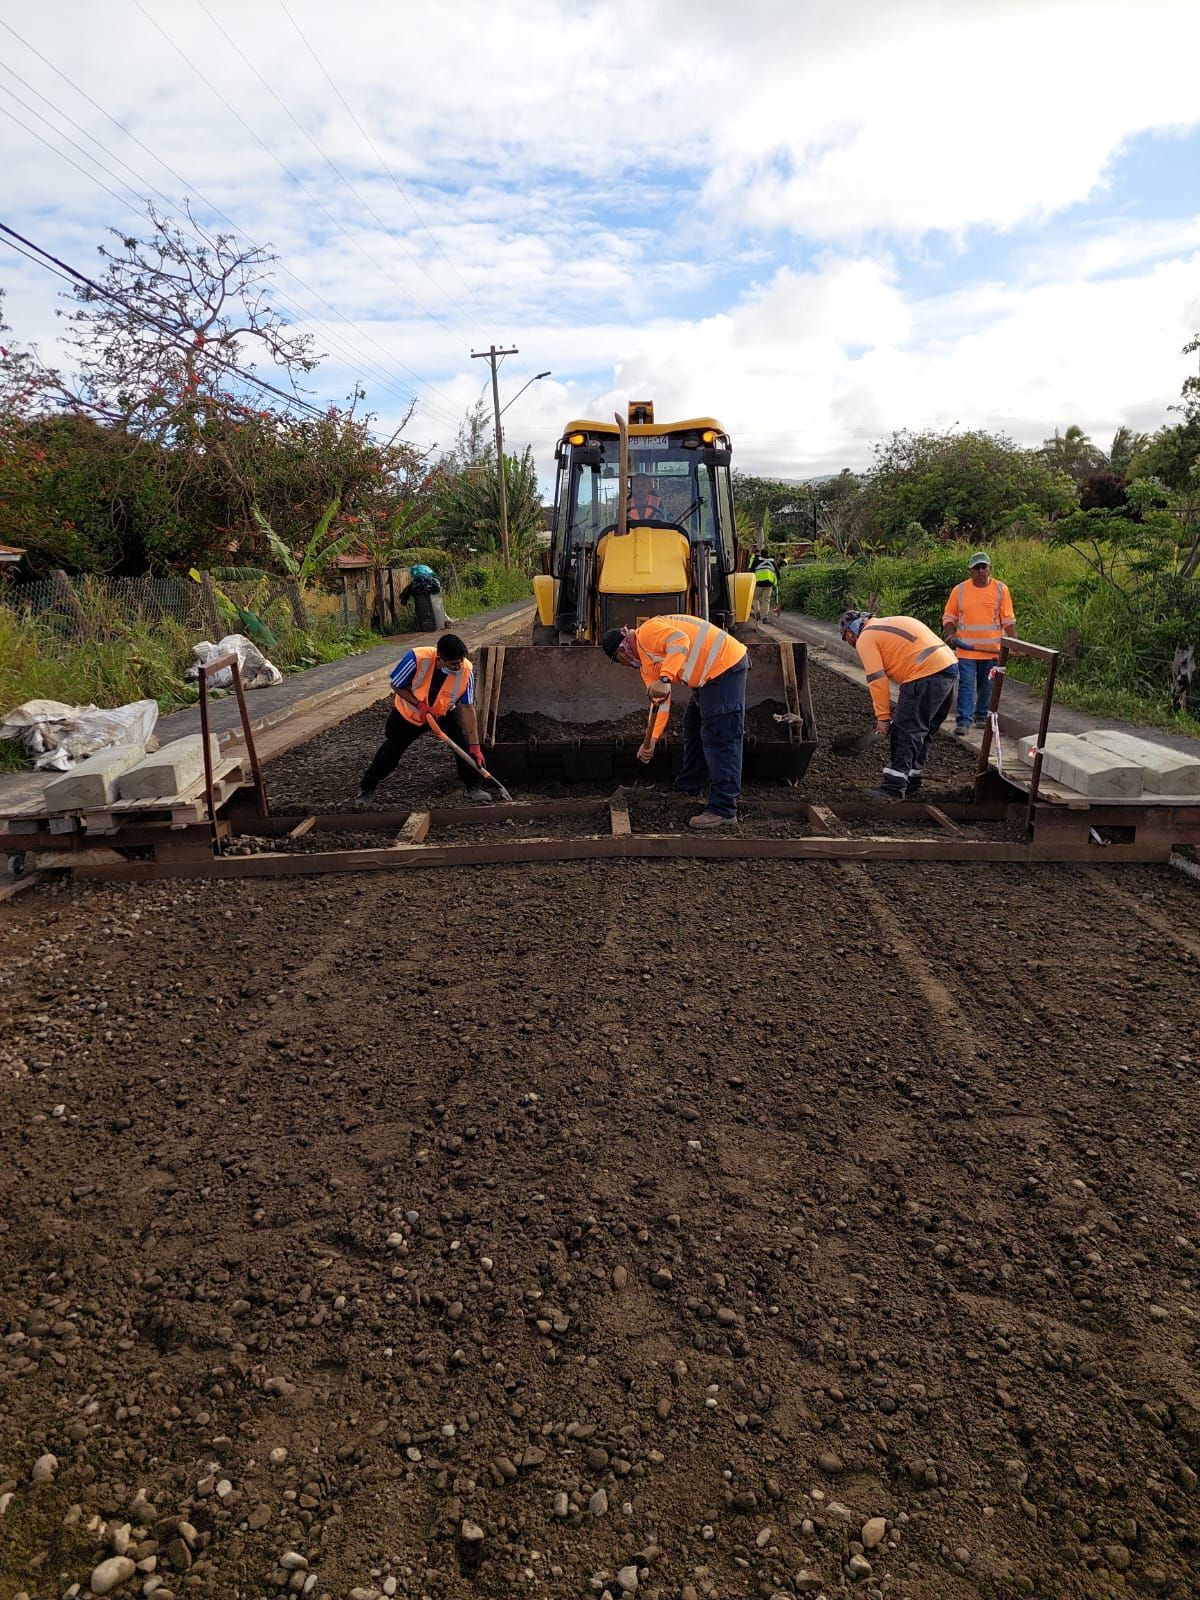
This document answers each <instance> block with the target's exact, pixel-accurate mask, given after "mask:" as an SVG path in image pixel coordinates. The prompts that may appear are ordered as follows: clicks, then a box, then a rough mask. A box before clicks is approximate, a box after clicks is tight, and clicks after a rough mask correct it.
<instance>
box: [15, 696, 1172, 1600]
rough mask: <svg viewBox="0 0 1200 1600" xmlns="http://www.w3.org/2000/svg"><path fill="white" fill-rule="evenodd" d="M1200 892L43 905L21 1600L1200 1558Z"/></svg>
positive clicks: (1142, 1571)
mask: <svg viewBox="0 0 1200 1600" xmlns="http://www.w3.org/2000/svg"><path fill="white" fill-rule="evenodd" d="M864 699H865V695H864ZM358 720H359V719H352V721H351V722H347V723H346V724H343V725H342V726H341V727H340V728H335V729H333V730H331V731H330V732H329V733H328V734H326V735H324V736H322V738H320V739H318V740H315V741H314V742H313V744H312V745H311V746H309V747H307V749H306V750H305V751H303V752H293V753H292V755H290V756H288V757H285V758H284V759H283V760H282V761H280V762H277V763H275V764H274V765H273V767H272V768H271V769H270V770H269V776H270V777H271V779H272V787H273V792H274V794H275V797H276V799H277V800H282V801H285V802H286V803H288V804H289V805H291V806H292V807H294V808H295V809H297V810H303V809H306V808H312V809H326V808H327V802H328V799H329V798H332V797H334V796H336V797H337V800H338V801H339V802H340V801H341V800H342V799H343V798H344V795H345V790H346V788H347V786H348V784H349V785H352V784H353V780H354V778H355V776H356V774H357V770H358V767H359V765H360V763H361V762H362V761H364V760H365V759H366V756H368V755H369V753H370V746H371V744H372V743H373V740H374V738H375V737H376V736H377V733H378V728H379V725H380V723H381V720H382V719H381V718H380V717H378V716H375V717H373V718H372V719H370V720H367V721H363V723H362V727H363V730H364V731H363V734H362V735H361V736H359V737H358V741H357V745H354V744H353V743H352V742H351V739H350V734H351V730H352V723H353V722H354V721H358ZM839 720H840V719H838V718H836V717H835V718H834V719H832V724H833V725H837V724H838V722H839ZM864 720H865V718H864ZM431 744H432V741H425V748H424V750H420V749H417V750H414V751H413V752H412V753H411V754H412V756H413V757H414V758H415V757H417V756H418V754H420V755H421V756H422V759H428V760H429V761H430V762H432V761H433V758H434V757H435V756H436V757H437V759H438V770H439V771H441V770H442V769H443V767H444V759H443V756H442V752H440V751H433V750H431V749H430V748H429V747H430V745H431ZM958 754H959V752H958V751H957V748H956V747H955V746H953V745H952V744H950V743H949V741H943V742H942V743H941V744H939V746H938V755H937V760H938V763H939V767H938V770H939V773H945V774H947V775H948V777H947V781H948V782H949V781H962V780H961V779H960V778H958V777H957V774H956V773H954V772H951V761H957V760H958ZM943 757H945V758H946V764H945V766H944V767H943V766H942V764H941V763H942V760H943ZM964 759H966V758H965V757H964ZM968 766H969V762H968ZM814 768H816V763H814ZM430 770H431V771H432V770H433V768H432V767H431V769H430ZM839 770H840V769H839ZM877 770H878V769H877V767H876V766H875V765H874V764H873V763H872V764H871V766H870V770H869V772H868V773H867V775H866V781H870V779H871V778H872V777H874V776H875V775H876V774H877ZM416 772H417V769H416V767H415V766H412V767H409V769H408V777H407V778H406V779H405V781H404V783H402V782H401V775H400V774H397V778H396V780H395V783H396V787H397V800H396V802H395V803H397V804H403V803H405V800H406V799H416V798H422V799H424V800H426V801H428V799H429V798H431V788H430V787H426V788H425V789H420V788H419V786H418V785H417V783H416V776H415V774H416ZM816 776H817V774H816V771H814V778H815V777H816ZM834 777H835V774H834V769H833V766H832V764H830V765H829V767H828V769H827V772H822V774H821V781H822V782H823V783H825V782H828V783H829V784H830V785H832V784H833V782H834ZM855 782H856V778H855V777H851V778H850V780H849V782H848V784H845V783H844V784H843V786H842V788H843V792H849V793H854V792H856V791H855V788H854V784H855ZM306 783H307V784H309V785H311V786H312V792H311V793H310V792H309V791H308V790H306V788H305V784H306ZM322 786H324V788H323V789H322ZM455 789H456V785H455V783H454V780H453V774H452V771H451V773H450V775H449V780H448V783H447V786H446V792H447V795H448V796H452V795H453V794H454V792H455ZM317 791H321V793H320V799H321V800H322V801H325V802H326V804H324V805H318V803H317V801H318V792H317ZM410 791H411V792H410ZM642 803H643V804H644V805H646V806H647V807H650V808H651V811H652V808H653V805H654V804H655V803H656V802H655V801H654V799H653V797H652V796H651V795H650V794H649V793H648V794H647V795H646V796H645V798H644V800H643V802H642ZM636 809H637V806H636V804H635V806H634V810H636ZM306 837H307V836H306ZM1197 887H1198V886H1197V885H1196V884H1195V883H1194V882H1193V881H1191V880H1190V879H1187V878H1185V877H1183V876H1182V875H1181V874H1178V873H1175V872H1172V871H1170V870H1169V869H1165V868H1162V869H1157V868H1156V869H1149V868H1135V867H1130V868H1110V869H1100V868H1095V869H1068V868H1056V867H1045V866H1041V867H1032V866H1029V867H1025V866H1021V867H988V868H984V867H974V866H973V867H966V868H964V867H957V866H950V865H922V866H917V865H913V864H905V863H890V864H886V865H879V866H871V867H862V866H858V865H850V864H837V863H785V862H742V863H732V862H730V863H703V862H695V861H678V862H672V861H664V862H653V861H628V862H613V863H606V862H590V863H580V864H555V865H528V866H522V867H513V866H509V867H493V868H483V867H477V868H466V869H459V870H454V871H439V870H428V871H410V872H392V873H378V874H361V875H354V876H349V877H340V878H295V879H290V880H280V881H269V880H254V881H250V880H247V881H244V882H215V881H214V882H207V883H201V882H195V883H189V882H172V883H159V884H150V885H141V886H138V885H76V886H74V887H66V888H62V889H58V890H50V889H46V888H37V889H35V890H33V891H32V892H31V893H29V894H26V895H23V896H21V897H20V898H19V899H17V900H15V901H13V902H12V903H11V904H9V905H7V906H5V907H3V908H0V1029H2V1032H0V1150H3V1153H4V1159H3V1161H2V1162H0V1600H11V1597H13V1596H16V1595H25V1596H28V1597H29V1600H62V1597H74V1596H80V1597H84V1596H86V1595H88V1594H89V1593H102V1592H112V1593H114V1594H117V1595H127V1594H128V1595H141V1594H150V1593H156V1594H157V1595H158V1596H159V1597H160V1600H169V1597H171V1596H174V1597H176V1600H182V1597H185V1596H205V1597H209V1596H211V1597H214V1600H249V1597H259V1596H263V1597H266V1596H274V1595H282V1594H301V1595H304V1594H307V1595H311V1596H313V1597H315V1600H320V1597H321V1596H326V1597H328V1600H368V1597H375V1596H379V1595H391V1594H398V1595H400V1596H405V1597H414V1600H415V1597H418V1596H428V1597H431V1600H466V1597H476V1596H479V1597H497V1600H499V1597H510V1596H521V1595H529V1596H547V1597H559V1596H564V1597H566V1596H584V1597H588V1596H596V1597H601V1596H603V1595H604V1594H606V1593H607V1594H608V1595H609V1596H610V1597H612V1600H621V1597H622V1596H628V1595H635V1596H644V1597H657V1600H695V1597H697V1596H705V1597H707V1600H730V1597H735V1596H737V1597H741V1596H753V1597H760V1596H761V1597H762V1600H771V1597H775V1596H793V1595H801V1594H803V1595H810V1594H813V1595H816V1594H825V1595H830V1596H833V1595H839V1596H840V1595H844V1594H851V1593H853V1594H856V1595H865V1596H873V1597H877V1600H878V1597H889V1600H890V1597H909V1600H942V1597H946V1600H967V1597H974V1596H984V1597H987V1600H1008V1597H1011V1596H1019V1595H1029V1596H1042V1597H1048V1600H1059V1597H1064V1600H1065V1597H1089V1600H1091V1597H1095V1600H1101V1597H1104V1600H1107V1597H1111V1596H1118V1595H1124V1594H1130V1595H1155V1596H1159V1595H1167V1596H1173V1597H1175V1600H1184V1597H1186V1596H1193V1595H1195V1594H1196V1593H1197V1591H1198V1588H1200V1499H1198V1493H1200V1492H1198V1490H1197V1473H1198V1472H1200V1381H1198V1379H1197V1354H1198V1341H1197V1331H1198V1324H1197V1320H1196V1319H1197V1317H1198V1316H1200V1293H1198V1291H1197V1276H1198V1274H1200V1260H1198V1258H1197V1247H1198V1245H1200V1190H1198V1187H1197V1183H1198V1175H1200V1165H1198V1164H1200V1091H1198V1090H1197V1071H1198V1067H1200V1061H1198V1059H1197V1058H1198V1056H1200V1049H1198V1047H1197V1034H1198V1030H1197V1015H1198V1010H1200V1008H1198V1004H1197V997H1198V993H1200V984H1198V978H1200V915H1198V909H1200V900H1198V899H1197ZM110 1582H111V1583H112V1584H114V1585H115V1587H113V1588H111V1590H110V1589H109V1584H110Z"/></svg>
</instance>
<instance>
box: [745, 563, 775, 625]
mask: <svg viewBox="0 0 1200 1600" xmlns="http://www.w3.org/2000/svg"><path fill="white" fill-rule="evenodd" d="M750 571H751V572H752V573H753V574H754V619H755V621H756V622H765V621H766V620H767V618H768V616H770V614H771V611H772V609H774V611H775V612H776V614H778V611H779V563H778V562H777V561H776V560H775V557H774V556H770V555H768V554H767V552H766V550H765V549H763V550H758V551H756V552H755V554H754V557H753V559H752V560H751V562H750Z"/></svg>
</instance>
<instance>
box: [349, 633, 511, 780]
mask: <svg viewBox="0 0 1200 1600" xmlns="http://www.w3.org/2000/svg"><path fill="white" fill-rule="evenodd" d="M391 681H392V690H393V692H394V696H395V698H394V701H393V707H392V710H391V711H390V712H389V713H388V719H387V725H386V727H385V729H384V735H383V743H382V744H381V745H380V746H379V749H378V750H377V751H376V752H375V759H374V760H373V761H372V762H371V765H370V766H369V767H368V768H367V770H366V771H365V772H364V773H363V775H362V779H361V781H360V783H359V786H358V793H357V794H356V795H355V797H354V804H355V805H356V806H357V807H359V808H360V809H365V808H367V807H368V806H370V804H371V797H372V795H374V793H375V790H376V788H377V786H378V785H379V784H380V783H382V781H383V780H384V778H386V777H388V776H389V775H390V774H391V773H393V772H394V771H395V770H396V768H397V766H398V765H399V763H400V757H401V756H402V755H403V754H404V752H405V751H406V750H407V749H408V747H409V745H410V744H412V743H413V741H414V740H416V739H419V738H420V737H421V735H422V734H423V733H424V732H425V731H426V726H427V724H428V721H429V719H430V717H434V718H436V720H437V722H438V724H439V726H440V727H442V728H444V729H445V731H446V732H447V733H448V734H449V735H450V737H451V738H452V739H453V740H454V742H455V743H456V744H460V745H465V746H466V748H467V750H468V751H469V753H470V756H471V760H472V761H476V762H478V763H479V765H480V766H482V765H483V751H482V749H481V748H480V745H479V722H478V719H477V718H476V716H475V670H474V668H473V667H472V665H471V662H470V660H469V658H468V656H467V647H466V645H465V644H464V643H463V641H462V640H461V639H460V638H459V637H458V635H457V634H456V633H444V634H443V635H442V637H441V638H440V639H439V640H438V642H437V644H436V646H434V645H417V646H416V648H415V649H413V650H409V651H408V652H407V653H406V654H405V655H403V656H401V658H400V660H399V661H398V662H397V663H396V665H395V666H394V667H393V668H392V674H391ZM454 764H455V766H456V767H457V768H458V775H459V777H460V778H461V779H462V783H463V787H464V788H465V789H466V791H467V799H468V800H474V801H477V802H479V803H480V804H483V803H485V802H488V801H490V800H491V795H490V794H489V793H488V791H487V789H486V788H485V786H484V784H483V783H482V781H481V780H480V776H479V774H478V773H477V772H475V771H473V770H472V769H471V768H470V767H469V766H468V765H467V763H466V762H465V761H463V760H462V759H461V758H460V757H458V756H455V758H454Z"/></svg>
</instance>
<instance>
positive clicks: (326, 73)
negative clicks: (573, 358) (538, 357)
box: [279, 0, 487, 316]
mask: <svg viewBox="0 0 1200 1600" xmlns="http://www.w3.org/2000/svg"><path fill="white" fill-rule="evenodd" d="M279 8H280V10H281V11H282V12H283V14H284V16H285V17H286V18H287V19H288V21H289V22H290V23H291V25H292V27H293V28H294V29H295V30H296V35H297V37H298V38H299V40H300V42H301V44H302V45H303V46H304V48H305V49H306V50H307V51H308V53H309V55H310V56H311V57H312V58H313V60H314V61H315V62H316V64H317V66H318V67H319V68H320V70H321V72H322V73H323V74H324V77H325V82H326V83H327V84H328V85H329V87H330V88H331V89H332V90H333V92H334V94H335V95H337V97H338V99H339V100H340V101H341V103H342V106H343V107H344V108H345V111H346V114H347V115H348V116H349V118H350V120H351V122H352V123H353V124H354V126H355V127H356V128H357V129H358V131H359V133H361V134H362V136H363V138H364V139H365V140H366V141H367V143H368V144H369V145H370V147H371V150H372V152H373V154H374V156H375V159H376V160H377V161H378V162H379V165H380V166H381V167H382V168H383V170H384V171H385V172H386V173H387V175H388V177H389V178H390V179H391V180H392V183H393V184H394V185H395V189H396V193H397V194H398V195H399V196H400V198H401V199H402V200H403V201H404V203H405V205H406V206H407V207H408V209H409V210H410V211H411V212H412V214H413V216H414V217H416V219H417V221H418V222H419V223H420V224H421V226H422V227H423V228H424V229H425V232H426V233H427V234H428V235H429V237H430V239H431V240H432V241H433V246H434V249H435V250H436V251H437V253H438V255H440V256H441V258H442V260H443V261H444V262H445V263H446V265H447V266H448V267H449V268H450V271H451V272H452V273H453V274H454V276H455V277H456V278H457V279H458V281H459V283H461V284H462V286H463V288H464V289H465V290H466V291H467V293H468V294H469V295H470V297H471V299H472V300H474V302H475V304H476V305H477V306H478V307H479V310H480V311H481V312H482V313H483V314H484V315H485V316H486V315H487V309H486V307H485V306H484V304H483V302H482V301H481V300H480V299H479V297H478V295H477V294H476V293H475V291H474V289H472V288H471V285H470V284H469V283H468V282H467V280H466V279H465V278H464V277H463V275H462V273H461V272H460V271H459V270H458V268H457V267H456V266H455V265H454V263H453V261H451V259H450V257H449V256H448V255H447V254H446V252H445V250H443V248H442V246H441V244H440V242H439V240H438V238H437V235H436V234H435V233H434V232H433V230H432V228H431V227H430V226H429V224H428V223H427V222H426V221H425V218H424V217H423V216H422V215H421V213H420V212H419V211H418V210H417V208H416V206H415V205H414V204H413V202H412V200H411V199H410V198H409V196H408V194H407V193H406V192H405V190H404V189H403V188H402V187H401V184H400V180H399V178H397V176H396V174H395V173H394V172H393V171H392V169H391V167H390V166H388V164H387V162H386V161H385V160H384V158H383V155H382V154H381V152H380V149H379V146H378V145H377V144H376V143H375V141H374V139H372V137H371V135H370V134H369V133H368V132H367V130H366V129H365V128H364V127H363V125H362V123H361V122H360V121H359V120H358V118H357V116H356V115H355V113H354V108H353V107H352V106H351V104H350V102H349V101H348V100H347V99H346V97H345V95H344V94H343V93H342V91H341V90H340V89H339V88H338V86H337V84H336V83H335V82H334V81H333V78H332V77H331V76H330V74H329V70H328V68H327V67H326V66H325V63H324V62H323V61H322V60H321V58H320V56H318V55H317V52H316V51H315V50H314V49H313V47H312V45H311V44H310V43H309V42H308V38H307V36H306V35H305V33H304V31H303V30H302V28H301V27H300V24H299V23H298V22H297V21H296V19H295V17H294V16H293V15H292V13H291V12H290V11H289V10H288V7H287V3H286V0H279Z"/></svg>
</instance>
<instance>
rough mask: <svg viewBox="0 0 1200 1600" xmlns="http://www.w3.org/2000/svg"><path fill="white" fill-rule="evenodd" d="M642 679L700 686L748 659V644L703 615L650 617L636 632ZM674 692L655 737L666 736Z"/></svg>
mask: <svg viewBox="0 0 1200 1600" xmlns="http://www.w3.org/2000/svg"><path fill="white" fill-rule="evenodd" d="M635 638H636V639H637V650H638V657H639V659H640V662H641V669H642V681H643V682H644V683H645V685H646V687H647V688H650V687H651V686H652V685H653V684H655V683H657V682H658V680H659V679H660V678H668V679H670V681H671V682H672V683H686V684H687V686H688V688H689V689H699V688H701V687H702V686H703V685H704V684H706V683H710V682H711V681H712V679H713V678H719V677H720V676H721V674H722V673H723V672H728V671H729V669H730V668H731V667H736V666H737V664H738V663H739V662H740V661H744V660H745V658H746V646H745V645H744V644H739V643H738V641H737V640H736V639H735V638H734V637H733V635H732V634H730V633H726V632H725V630H724V628H718V627H717V625H716V623H715V622H705V621H704V619H703V618H702V617H687V616H670V617H648V618H647V619H646V621H645V622H643V623H642V625H641V627H639V628H638V630H637V633H636V634H635ZM670 709H671V703H670V695H669V694H668V696H667V698H666V699H665V700H664V701H663V703H662V706H661V707H660V708H659V714H658V717H657V718H656V719H655V723H654V737H655V738H656V739H659V738H661V737H662V734H663V731H664V729H665V728H666V726H667V717H668V716H669V714H670Z"/></svg>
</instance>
